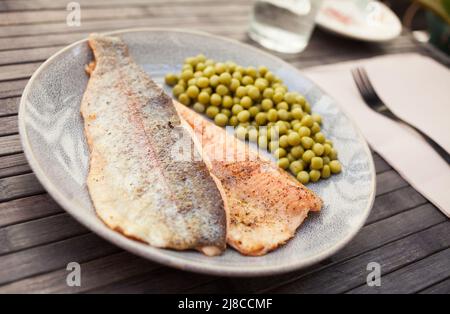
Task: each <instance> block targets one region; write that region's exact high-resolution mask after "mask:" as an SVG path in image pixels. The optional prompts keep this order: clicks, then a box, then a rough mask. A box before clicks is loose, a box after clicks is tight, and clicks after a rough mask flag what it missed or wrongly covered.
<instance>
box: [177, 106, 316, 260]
mask: <svg viewBox="0 0 450 314" xmlns="http://www.w3.org/2000/svg"><path fill="white" fill-rule="evenodd" d="M175 107H176V108H177V110H178V113H179V114H180V115H181V117H182V118H183V119H185V120H186V121H187V122H188V124H189V125H191V127H192V128H193V130H194V134H195V136H196V137H197V138H198V141H199V142H201V145H202V147H203V154H204V155H206V156H207V158H208V159H209V161H210V167H211V168H210V171H211V173H212V174H213V175H214V176H215V177H216V178H217V179H218V180H219V181H220V185H219V189H221V192H222V195H224V200H225V208H226V211H227V215H228V233H227V242H228V244H229V245H231V246H232V247H234V248H235V249H236V250H238V251H239V252H240V253H242V254H245V255H253V256H259V255H264V254H266V253H268V252H270V251H272V250H274V249H276V248H277V247H279V246H280V245H282V244H284V243H285V242H286V241H287V240H289V239H290V238H291V237H293V236H294V235H295V231H296V229H297V228H298V227H299V226H300V225H301V223H302V222H303V220H304V219H305V218H306V217H307V215H308V212H309V211H319V210H320V208H321V207H322V201H321V199H320V198H319V197H317V196H316V195H315V194H314V193H313V192H312V191H310V190H309V189H307V188H306V187H305V186H303V185H302V184H301V183H299V182H298V181H297V180H295V179H294V178H293V177H292V176H291V175H290V174H288V173H287V172H286V171H284V170H283V169H281V168H279V167H278V166H277V165H275V164H274V163H273V162H272V161H270V160H268V159H265V158H263V157H261V156H260V154H258V153H257V152H256V151H253V150H252V149H250V148H249V146H248V145H246V144H245V143H244V142H243V141H241V140H238V139H236V138H235V137H234V136H233V135H231V134H229V133H228V132H227V131H226V130H224V129H223V128H220V127H218V126H216V125H215V124H213V123H212V122H210V121H209V120H206V119H204V118H203V117H201V116H200V115H198V114H197V113H195V112H194V111H192V110H190V109H188V108H187V107H185V106H183V105H181V104H179V103H176V102H175Z"/></svg>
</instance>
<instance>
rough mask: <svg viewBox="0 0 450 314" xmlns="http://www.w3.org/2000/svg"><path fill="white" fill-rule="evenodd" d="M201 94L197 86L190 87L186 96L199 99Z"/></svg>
mask: <svg viewBox="0 0 450 314" xmlns="http://www.w3.org/2000/svg"><path fill="white" fill-rule="evenodd" d="M199 93H200V91H199V89H198V87H197V86H195V85H192V86H189V87H188V89H187V90H186V94H187V95H188V96H189V97H191V98H197V96H198V94H199Z"/></svg>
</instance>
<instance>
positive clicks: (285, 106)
mask: <svg viewBox="0 0 450 314" xmlns="http://www.w3.org/2000/svg"><path fill="white" fill-rule="evenodd" d="M276 108H277V109H278V110H280V109H284V110H289V105H288V104H287V102H285V101H282V102H280V103H278V104H277V106H276Z"/></svg>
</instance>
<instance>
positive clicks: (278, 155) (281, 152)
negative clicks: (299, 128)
mask: <svg viewBox="0 0 450 314" xmlns="http://www.w3.org/2000/svg"><path fill="white" fill-rule="evenodd" d="M286 154H287V153H286V150H285V149H284V148H282V147H279V148H277V149H275V151H274V152H273V155H274V156H275V158H277V159H280V158H283V157H285V156H286Z"/></svg>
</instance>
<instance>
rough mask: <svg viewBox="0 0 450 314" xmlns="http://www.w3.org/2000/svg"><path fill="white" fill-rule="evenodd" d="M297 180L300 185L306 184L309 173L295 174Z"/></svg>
mask: <svg viewBox="0 0 450 314" xmlns="http://www.w3.org/2000/svg"><path fill="white" fill-rule="evenodd" d="M297 180H298V181H300V183H301V184H308V182H309V173H308V172H306V171H300V172H299V173H298V174H297Z"/></svg>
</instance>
